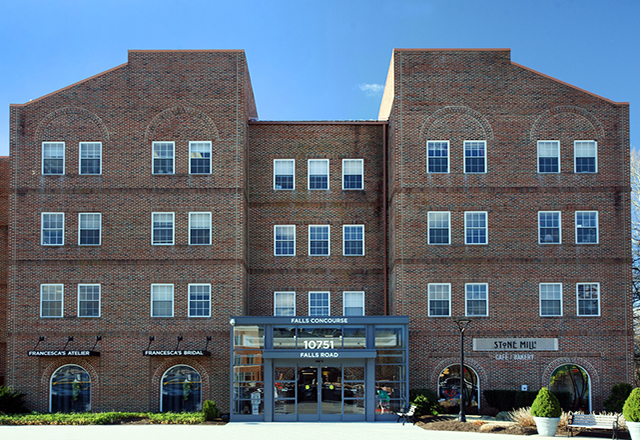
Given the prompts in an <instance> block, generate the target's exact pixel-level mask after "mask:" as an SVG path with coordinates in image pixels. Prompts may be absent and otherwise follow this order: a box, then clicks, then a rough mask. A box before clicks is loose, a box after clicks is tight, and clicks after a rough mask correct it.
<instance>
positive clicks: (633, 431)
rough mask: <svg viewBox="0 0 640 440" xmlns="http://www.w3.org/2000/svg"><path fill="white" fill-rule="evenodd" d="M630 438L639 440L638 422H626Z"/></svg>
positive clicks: (639, 425) (639, 423)
mask: <svg viewBox="0 0 640 440" xmlns="http://www.w3.org/2000/svg"><path fill="white" fill-rule="evenodd" d="M627 429H628V430H629V435H630V436H631V440H640V422H627Z"/></svg>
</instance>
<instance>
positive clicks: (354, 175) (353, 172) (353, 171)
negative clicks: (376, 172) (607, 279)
mask: <svg viewBox="0 0 640 440" xmlns="http://www.w3.org/2000/svg"><path fill="white" fill-rule="evenodd" d="M363 176H364V160H363V159H342V189H364V177H363Z"/></svg>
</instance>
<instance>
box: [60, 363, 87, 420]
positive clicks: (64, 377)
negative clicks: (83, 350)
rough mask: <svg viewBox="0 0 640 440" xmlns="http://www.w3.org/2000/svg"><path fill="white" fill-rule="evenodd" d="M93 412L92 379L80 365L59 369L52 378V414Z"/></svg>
mask: <svg viewBox="0 0 640 440" xmlns="http://www.w3.org/2000/svg"><path fill="white" fill-rule="evenodd" d="M90 410H91V378H90V377H89V374H88V373H87V372H86V370H85V369H84V368H82V367H80V366H78V365H65V366H64V367H61V368H58V369H57V370H56V372H55V373H53V376H52V377H51V412H54V413H55V412H87V411H90Z"/></svg>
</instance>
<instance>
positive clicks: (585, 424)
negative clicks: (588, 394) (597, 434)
mask: <svg viewBox="0 0 640 440" xmlns="http://www.w3.org/2000/svg"><path fill="white" fill-rule="evenodd" d="M618 417H619V416H599V415H595V414H571V416H569V420H567V437H572V436H573V430H574V429H576V428H585V429H610V430H613V436H612V437H611V438H612V439H617V438H618Z"/></svg>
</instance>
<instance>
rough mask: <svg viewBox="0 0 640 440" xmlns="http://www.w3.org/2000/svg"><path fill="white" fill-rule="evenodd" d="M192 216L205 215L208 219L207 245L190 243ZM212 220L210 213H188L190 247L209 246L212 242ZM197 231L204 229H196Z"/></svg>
mask: <svg viewBox="0 0 640 440" xmlns="http://www.w3.org/2000/svg"><path fill="white" fill-rule="evenodd" d="M194 215H207V216H208V217H209V222H208V225H209V243H193V242H192V241H191V228H192V224H193V222H192V219H191V217H192V216H194ZM212 218H213V216H212V215H211V212H190V213H189V244H190V245H192V246H211V242H212V240H213V231H212V229H213V228H212V223H211V222H212ZM197 229H204V228H197Z"/></svg>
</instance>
